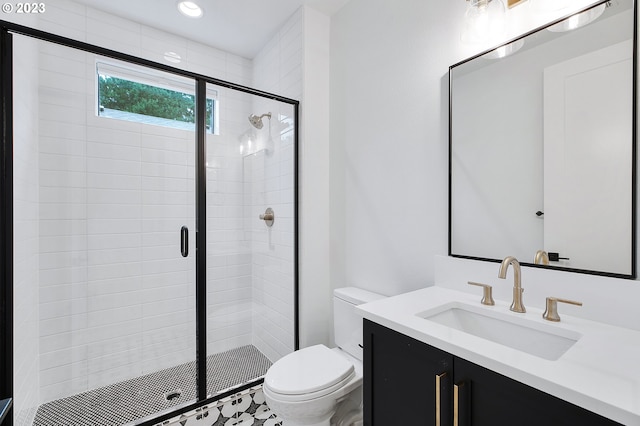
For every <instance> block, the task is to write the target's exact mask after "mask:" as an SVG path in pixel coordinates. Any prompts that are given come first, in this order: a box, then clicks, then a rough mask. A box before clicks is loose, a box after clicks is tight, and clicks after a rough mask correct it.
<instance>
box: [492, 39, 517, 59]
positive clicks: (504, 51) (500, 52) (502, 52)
mask: <svg viewBox="0 0 640 426" xmlns="http://www.w3.org/2000/svg"><path fill="white" fill-rule="evenodd" d="M522 46H524V39H522V38H521V39H519V40H516V41H514V42H513V43H509V44H505V45H504V46H500V47H498V48H497V49H494V50H492V51H491V52H489V53H485V54H484V55H482V56H483V57H485V58H487V59H502V58H505V57H507V56H509V55H513V54H514V53H516V52H517V51H518V50H520V49H522Z"/></svg>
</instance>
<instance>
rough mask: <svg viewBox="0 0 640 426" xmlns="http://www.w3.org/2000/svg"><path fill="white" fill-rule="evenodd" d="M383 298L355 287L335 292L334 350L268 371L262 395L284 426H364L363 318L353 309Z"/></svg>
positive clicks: (299, 356)
mask: <svg viewBox="0 0 640 426" xmlns="http://www.w3.org/2000/svg"><path fill="white" fill-rule="evenodd" d="M382 298H384V296H381V295H379V294H375V293H371V292H369V291H366V290H362V289H359V288H356V287H345V288H338V289H336V290H334V292H333V329H334V332H335V341H336V344H337V345H338V347H337V348H333V349H330V348H328V347H326V346H324V345H315V346H310V347H307V348H304V349H300V350H299V351H296V352H293V353H290V354H289V355H286V356H284V357H282V358H281V359H279V360H278V361H276V362H275V363H274V364H273V365H272V366H271V368H269V370H268V371H267V374H266V375H265V377H264V384H263V388H262V390H263V392H264V396H265V400H266V402H267V405H268V406H269V408H270V409H271V410H272V411H273V412H274V413H275V414H277V415H278V417H279V418H281V419H282V420H283V426H352V425H354V426H355V425H361V424H362V316H361V315H358V313H356V311H355V306H356V305H360V304H362V303H368V302H372V301H374V300H378V299H382Z"/></svg>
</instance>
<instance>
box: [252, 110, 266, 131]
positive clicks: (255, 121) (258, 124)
mask: <svg viewBox="0 0 640 426" xmlns="http://www.w3.org/2000/svg"><path fill="white" fill-rule="evenodd" d="M262 117H267V118H268V119H269V120H271V113H270V112H268V113H266V114H262V115H260V116H258V115H255V114H251V115H250V116H249V123H251V125H252V126H253V127H255V128H256V129H262V126H263V125H264V124H263V123H262Z"/></svg>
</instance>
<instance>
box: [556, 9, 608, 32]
mask: <svg viewBox="0 0 640 426" xmlns="http://www.w3.org/2000/svg"><path fill="white" fill-rule="evenodd" d="M606 8H607V3H602V4H601V5H599V6H596V7H592V8H591V9H589V10H585V11H584V12H582V13H577V14H575V15H573V16H571V17H569V18H567V19H565V20H564V21H561V22H558V23H557V24H555V25H552V26H550V27H549V28H547V29H548V30H549V31H551V32H554V33H561V32H565V31H571V30H575V29H576V28H580V27H584V26H585V25H587V24H589V23H591V22H593V21H595V20H596V19H598V18H599V17H600V15H602V13H603V12H604V10H605V9H606Z"/></svg>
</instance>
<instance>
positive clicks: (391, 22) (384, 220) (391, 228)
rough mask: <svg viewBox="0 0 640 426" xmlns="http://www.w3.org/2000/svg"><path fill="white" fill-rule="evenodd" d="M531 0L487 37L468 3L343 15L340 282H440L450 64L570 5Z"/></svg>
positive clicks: (336, 244) (335, 237)
mask: <svg viewBox="0 0 640 426" xmlns="http://www.w3.org/2000/svg"><path fill="white" fill-rule="evenodd" d="M530 3H532V2H526V3H524V5H523V6H519V7H516V8H514V9H513V10H512V11H511V12H510V18H509V20H508V21H509V25H508V27H507V29H506V32H505V34H504V36H502V37H500V38H499V39H493V40H489V41H487V42H486V43H484V44H476V45H465V44H463V43H462V42H461V41H460V32H461V30H462V24H463V15H464V11H465V7H466V2H464V1H454V2H435V1H433V2H424V1H414V0H407V1H403V2H389V1H383V0H351V1H350V2H349V3H347V5H346V6H345V7H344V8H343V9H341V10H340V11H339V12H338V13H337V14H335V15H334V16H332V19H331V156H330V164H331V244H332V245H331V274H332V282H334V283H336V282H344V283H347V284H349V285H355V286H358V287H362V288H365V289H368V290H371V291H377V292H379V293H382V294H386V295H393V294H399V293H403V292H407V291H410V290H414V289H418V288H421V287H425V286H428V285H431V284H433V283H434V255H437V254H442V255H446V254H447V185H448V176H447V174H448V153H447V150H448V67H449V66H450V65H452V64H455V63H457V62H459V61H461V60H463V59H465V58H466V57H469V56H472V55H474V54H477V53H480V52H482V51H484V50H486V49H488V48H490V47H493V46H496V45H498V44H500V42H504V41H507V40H509V39H511V38H513V37H515V36H517V35H519V34H522V33H524V32H526V31H529V30H531V29H533V28H535V27H537V26H539V25H541V24H543V23H545V22H547V21H550V20H552V19H557V18H558V17H560V16H564V15H565V14H566V13H568V12H569V11H568V10H565V11H561V12H554V13H548V14H544V15H541V14H534V13H532V10H531V9H530V6H531V4H530ZM589 3H592V2H589V1H582V0H581V1H576V2H572V5H571V7H572V8H573V9H572V10H577V9H578V8H579V7H582V6H585V5H587V4H589Z"/></svg>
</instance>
